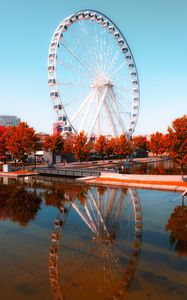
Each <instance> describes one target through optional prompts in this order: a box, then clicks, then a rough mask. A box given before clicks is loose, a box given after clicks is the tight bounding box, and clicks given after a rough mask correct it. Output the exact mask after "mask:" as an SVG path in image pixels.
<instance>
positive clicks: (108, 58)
mask: <svg viewBox="0 0 187 300" xmlns="http://www.w3.org/2000/svg"><path fill="white" fill-rule="evenodd" d="M113 48H114V41H113V38H112V37H111V35H109V39H108V47H107V50H106V56H105V63H104V71H105V72H106V71H107V66H108V64H109V61H111V54H112V50H113Z"/></svg>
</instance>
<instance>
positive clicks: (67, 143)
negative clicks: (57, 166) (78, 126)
mask: <svg viewBox="0 0 187 300" xmlns="http://www.w3.org/2000/svg"><path fill="white" fill-rule="evenodd" d="M73 144H74V136H73V135H72V134H71V135H70V136H69V137H67V138H66V139H65V140H64V153H65V154H70V153H72V152H73Z"/></svg>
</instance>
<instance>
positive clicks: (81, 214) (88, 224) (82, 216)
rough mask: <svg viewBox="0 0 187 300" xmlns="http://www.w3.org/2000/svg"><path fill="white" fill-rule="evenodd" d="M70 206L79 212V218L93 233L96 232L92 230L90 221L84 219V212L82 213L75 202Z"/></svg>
mask: <svg viewBox="0 0 187 300" xmlns="http://www.w3.org/2000/svg"><path fill="white" fill-rule="evenodd" d="M72 206H73V208H74V209H75V210H76V212H77V213H78V214H79V216H80V217H81V219H82V220H83V221H84V222H85V224H86V225H87V226H88V227H89V228H90V229H91V231H93V232H94V233H96V232H95V230H94V228H93V227H92V226H91V225H90V223H89V222H88V220H87V219H86V217H85V216H84V214H83V213H82V211H81V210H80V209H79V208H78V207H77V205H76V204H75V203H73V204H72Z"/></svg>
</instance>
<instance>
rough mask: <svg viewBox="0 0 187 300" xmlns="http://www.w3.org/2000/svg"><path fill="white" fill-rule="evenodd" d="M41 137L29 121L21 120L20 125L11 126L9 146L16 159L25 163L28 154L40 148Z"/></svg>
mask: <svg viewBox="0 0 187 300" xmlns="http://www.w3.org/2000/svg"><path fill="white" fill-rule="evenodd" d="M38 147H39V137H38V135H37V134H36V133H35V130H34V129H33V128H31V127H29V125H27V123H25V122H21V123H20V124H19V126H18V127H11V128H10V135H9V137H8V139H7V148H8V150H9V152H10V153H11V154H12V155H13V156H14V158H15V159H19V160H21V161H22V163H24V161H25V159H26V156H27V155H28V154H31V153H33V152H35V151H36V150H38Z"/></svg>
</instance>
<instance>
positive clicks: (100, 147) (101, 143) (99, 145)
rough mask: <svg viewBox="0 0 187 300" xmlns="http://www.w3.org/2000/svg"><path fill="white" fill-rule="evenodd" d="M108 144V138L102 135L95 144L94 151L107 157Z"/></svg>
mask: <svg viewBox="0 0 187 300" xmlns="http://www.w3.org/2000/svg"><path fill="white" fill-rule="evenodd" d="M107 144H108V141H107V138H106V137H105V136H104V135H100V136H99V137H98V139H97V140H96V142H95V144H94V149H95V151H96V152H97V153H98V154H100V155H101V156H105V155H106V154H107Z"/></svg>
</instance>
